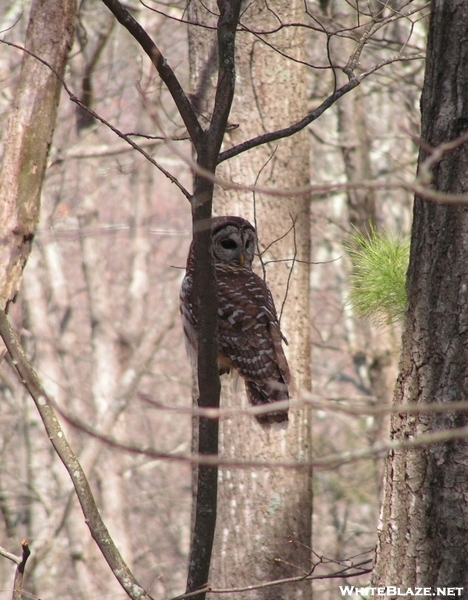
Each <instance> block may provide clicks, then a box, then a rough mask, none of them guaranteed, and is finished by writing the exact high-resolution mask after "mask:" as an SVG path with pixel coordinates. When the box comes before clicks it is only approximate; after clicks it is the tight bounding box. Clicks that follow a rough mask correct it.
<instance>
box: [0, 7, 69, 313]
mask: <svg viewBox="0 0 468 600" xmlns="http://www.w3.org/2000/svg"><path fill="white" fill-rule="evenodd" d="M75 20H76V1H75V0H65V1H59V0H51V1H49V2H44V1H43V0H35V1H34V2H33V3H32V7H31V14H30V18H29V26H28V32H27V35H26V49H27V50H28V51H29V52H30V53H31V54H26V53H25V54H24V58H23V65H22V69H21V77H20V81H19V85H18V89H17V91H16V95H15V104H14V110H13V113H12V116H11V118H10V121H9V124H8V133H7V136H6V140H5V150H4V153H3V161H2V169H1V172H0V307H1V308H5V306H6V305H7V304H8V303H9V302H10V301H11V300H12V299H13V298H14V297H15V294H16V292H17V291H18V287H19V284H20V281H21V275H22V272H23V268H24V265H25V263H26V260H27V259H28V256H29V252H30V249H31V243H32V240H33V238H34V234H35V231H36V226H37V221H38V218H39V206H40V196H41V189H42V183H43V180H44V173H45V168H46V162H47V156H48V154H49V148H50V144H51V142H52V134H53V132H54V128H55V121H56V117H57V105H58V101H59V97H60V90H61V89H62V84H61V83H60V81H59V80H58V79H57V76H56V75H55V74H54V73H53V71H52V70H51V68H52V69H54V70H55V72H56V73H57V74H58V75H62V74H63V73H64V71H65V64H66V61H67V57H68V51H69V50H70V47H71V45H72V42H73V32H74V26H75ZM36 56H38V57H40V58H41V59H42V60H44V61H46V62H47V63H48V64H49V65H50V66H46V65H44V64H43V63H42V62H40V61H39V60H38V59H37V58H36Z"/></svg>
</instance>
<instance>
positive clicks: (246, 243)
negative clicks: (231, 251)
mask: <svg viewBox="0 0 468 600" xmlns="http://www.w3.org/2000/svg"><path fill="white" fill-rule="evenodd" d="M245 247H246V248H250V240H247V241H246V242H245Z"/></svg>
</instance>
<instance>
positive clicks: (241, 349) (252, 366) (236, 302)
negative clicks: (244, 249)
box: [216, 265, 290, 386]
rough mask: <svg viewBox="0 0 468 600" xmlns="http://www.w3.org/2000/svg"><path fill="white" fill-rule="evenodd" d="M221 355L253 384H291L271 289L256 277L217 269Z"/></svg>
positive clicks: (222, 268)
mask: <svg viewBox="0 0 468 600" xmlns="http://www.w3.org/2000/svg"><path fill="white" fill-rule="evenodd" d="M216 276H217V280H218V299H219V307H218V316H219V319H218V337H219V346H220V348H219V351H220V353H221V354H222V355H223V356H224V357H225V358H226V359H227V360H228V361H229V362H230V363H231V364H232V366H233V367H234V368H235V369H237V371H238V372H239V374H240V375H241V376H242V377H243V378H244V379H246V380H250V381H256V382H259V381H262V380H263V381H277V382H284V384H286V386H287V384H288V383H289V381H290V374H289V367H288V363H287V360H286V356H285V355H284V351H283V347H282V344H281V340H282V334H281V330H280V326H279V322H278V317H277V315H276V310H275V305H274V303H273V298H272V296H271V293H270V290H269V289H268V287H267V285H266V284H265V282H264V281H263V279H261V277H259V276H258V275H256V274H255V273H253V272H252V271H248V270H246V269H233V268H232V267H229V266H225V265H219V266H218V265H217V267H216Z"/></svg>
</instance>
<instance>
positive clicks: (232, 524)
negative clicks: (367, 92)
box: [191, 2, 312, 599]
mask: <svg viewBox="0 0 468 600" xmlns="http://www.w3.org/2000/svg"><path fill="white" fill-rule="evenodd" d="M192 4H193V3H192ZM192 10H193V8H192ZM198 10H200V6H199V5H198ZM302 11H303V6H302V4H300V3H292V4H291V5H288V4H287V3H285V2H275V3H274V5H273V6H272V5H271V4H270V5H269V6H267V5H266V3H263V2H257V3H254V4H253V5H251V6H250V7H249V8H248V9H247V10H246V12H245V13H244V14H243V16H242V22H243V23H244V24H245V25H247V27H249V28H251V29H253V30H255V31H263V30H270V29H274V28H275V27H276V26H277V24H278V19H280V20H281V21H282V22H298V21H300V20H301V17H300V14H302ZM201 12H202V13H203V11H202V10H201ZM197 18H198V20H199V21H200V20H201V19H204V20H206V19H207V16H206V14H200V13H198V14H197ZM192 20H193V19H192ZM268 42H269V43H270V44H272V45H273V46H274V47H275V48H279V49H280V50H282V51H283V52H285V53H286V54H288V55H289V56H292V57H294V58H296V59H301V58H303V53H304V51H305V40H304V37H303V34H302V32H301V30H300V29H298V28H289V29H284V30H282V31H281V32H280V33H278V34H276V35H274V36H268ZM191 49H192V52H191V59H192V61H193V64H192V81H193V84H194V88H195V90H196V94H195V96H194V97H195V101H196V102H197V103H198V107H199V108H200V109H203V108H205V107H206V103H205V101H206V95H207V92H208V95H209V87H210V72H211V70H212V67H213V65H212V63H211V62H210V58H211V56H213V43H212V41H210V39H209V36H208V34H207V30H204V29H202V30H200V31H199V32H198V33H197V32H196V31H192V33H191ZM210 67H211V69H210ZM236 72H237V84H236V98H235V100H234V103H233V109H232V111H231V116H230V119H229V121H230V123H232V124H238V125H239V127H238V128H235V129H232V130H231V131H230V132H228V133H227V135H226V145H228V144H229V145H235V144H237V143H239V142H241V141H244V140H246V139H249V138H251V137H254V136H255V135H258V134H261V133H264V132H266V131H272V130H275V129H278V128H281V127H284V126H286V125H288V124H291V123H294V122H295V121H297V120H299V118H301V117H302V116H304V115H305V114H306V112H307V104H306V100H307V99H306V81H305V69H304V67H303V66H302V65H300V64H298V63H294V62H293V61H292V60H291V59H289V58H286V57H285V56H282V55H281V54H280V53H279V52H275V51H274V50H273V49H271V48H269V47H268V46H267V45H266V44H264V43H263V42H261V41H259V39H258V38H257V37H255V36H251V35H249V34H247V33H246V32H245V31H244V32H241V33H240V34H239V36H238V41H237V53H236ZM217 174H218V175H219V176H221V177H223V178H226V179H229V180H232V181H235V182H236V183H241V184H245V185H254V184H255V183H258V184H259V185H263V186H268V187H270V188H272V189H275V188H276V189H277V188H283V189H284V188H293V189H297V188H301V187H305V186H307V184H308V182H309V147H308V139H307V135H306V132H302V133H301V134H299V135H296V136H295V137H294V138H291V139H286V140H282V141H281V142H280V143H275V144H274V145H271V146H264V147H261V148H258V149H256V150H253V151H250V152H248V153H247V154H242V155H240V156H238V157H236V158H234V159H231V160H230V161H229V162H228V163H227V164H223V165H222V166H221V168H219V169H218V171H217ZM215 210H216V213H217V214H233V215H239V216H242V217H245V218H247V219H248V220H250V221H251V222H252V223H254V222H255V224H256V225H257V228H258V234H259V239H260V249H261V250H265V249H267V248H268V250H267V251H266V252H265V254H263V256H262V260H263V261H264V262H265V263H266V276H267V282H268V285H269V286H270V288H271V289H272V292H273V296H274V298H275V303H276V307H277V310H278V313H280V312H281V310H282V308H283V301H285V303H284V310H283V315H282V320H281V326H282V329H283V331H284V333H285V335H286V337H287V338H288V340H289V347H288V348H287V349H286V350H287V353H288V359H289V362H290V366H291V369H292V373H293V377H294V381H295V387H294V389H293V391H292V396H293V397H294V398H295V399H297V398H298V396H299V391H300V390H307V389H309V387H310V339H309V264H308V261H309V256H310V222H309V200H308V198H306V197H296V198H293V199H291V198H272V197H268V196H266V195H262V194H255V196H254V195H253V194H252V192H248V191H245V192H244V191H238V190H236V191H235V192H232V191H231V192H230V191H225V190H220V189H218V192H217V197H216V198H215ZM294 258H295V259H296V262H295V261H294ZM297 261H303V262H297ZM224 379H225V382H224V385H223V394H222V404H223V406H225V407H226V406H232V407H236V408H239V407H240V406H241V405H242V406H245V405H246V404H247V402H246V400H245V394H244V390H243V385H242V382H239V383H238V384H237V385H236V384H234V385H232V381H230V380H229V379H227V378H224ZM233 388H235V389H233ZM220 445H221V453H222V455H223V456H224V457H229V458H231V459H235V460H237V461H239V462H243V461H245V460H259V461H265V462H274V461H283V462H284V461H300V460H307V458H308V457H309V453H310V450H311V447H310V414H309V411H308V409H306V408H303V409H301V410H296V409H294V410H293V411H291V414H290V424H289V429H288V430H287V431H286V432H284V431H270V432H263V431H262V430H261V429H260V427H259V426H258V424H257V423H256V422H255V421H254V419H252V418H251V417H243V418H232V419H226V420H223V421H222V422H221V424H220ZM311 513H312V486H311V474H310V472H306V471H301V472H298V471H285V470H281V469H271V468H270V469H220V485H219V502H218V525H217V533H216V539H215V546H214V550H213V564H212V570H211V576H210V582H211V583H212V585H213V586H214V587H223V588H226V587H229V588H235V587H239V586H243V585H250V584H262V583H265V582H267V581H271V580H273V579H278V578H282V577H289V576H300V575H304V574H305V573H306V572H308V571H309V569H310V568H311V562H310V557H311V550H310V547H311ZM309 594H310V583H307V582H302V583H301V584H298V585H296V586H289V587H287V588H285V587H283V586H282V587H276V588H275V587H270V588H263V589H259V590H257V591H251V592H249V593H248V596H246V597H248V598H252V599H254V598H255V599H257V598H259V599H260V598H261V599H274V598H283V597H285V595H286V596H287V597H293V596H294V597H295V598H299V597H301V598H307V597H309ZM228 597H229V598H231V597H234V594H233V595H232V596H230V595H228Z"/></svg>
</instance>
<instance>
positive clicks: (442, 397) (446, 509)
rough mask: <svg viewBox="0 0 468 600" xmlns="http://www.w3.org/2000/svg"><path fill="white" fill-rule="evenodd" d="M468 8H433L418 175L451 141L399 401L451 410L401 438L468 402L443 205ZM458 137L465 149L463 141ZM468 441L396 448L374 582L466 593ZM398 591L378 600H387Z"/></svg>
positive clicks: (454, 152) (427, 217)
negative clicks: (457, 589) (458, 402)
mask: <svg viewBox="0 0 468 600" xmlns="http://www.w3.org/2000/svg"><path fill="white" fill-rule="evenodd" d="M467 23H468V7H467V6H466V4H465V3H464V2H457V1H455V2H443V1H439V0H435V1H433V2H432V12H431V19H430V24H429V38H428V48H427V62H426V75H425V80H424V88H423V94H422V102H421V108H422V131H421V151H420V155H419V173H420V174H421V176H422V174H423V173H424V172H425V164H426V161H428V160H430V159H431V155H432V156H434V154H433V153H434V152H435V150H434V149H435V148H437V147H439V148H440V147H441V146H442V147H443V144H444V143H447V142H453V141H455V143H454V144H453V147H452V149H451V150H450V151H449V150H448V149H447V151H446V152H443V153H442V154H441V155H440V157H439V158H438V159H437V160H436V161H435V164H434V166H433V168H432V169H431V171H430V173H431V175H430V179H428V178H427V177H426V178H425V182H426V184H429V183H430V186H431V188H432V189H433V190H436V191H437V192H438V193H439V194H440V196H441V200H440V203H434V202H433V201H430V200H428V199H427V198H425V197H424V196H423V195H418V196H416V198H415V203H414V222H413V229H412V240H411V258H410V266H409V270H408V282H407V289H408V310H407V314H406V320H405V331H404V335H403V347H402V355H401V362H400V375H399V378H398V384H397V388H396V391H395V403H396V405H397V406H398V404H400V403H405V404H407V403H411V404H412V403H414V404H415V405H417V406H418V405H421V406H424V405H426V404H431V403H436V402H437V403H442V404H443V405H444V406H445V408H446V410H444V412H441V413H438V414H433V415H431V416H424V415H405V414H396V415H395V416H394V417H393V418H392V424H391V435H392V438H393V439H394V440H404V439H410V438H414V437H416V436H418V435H419V434H421V433H423V432H424V433H426V432H435V431H443V430H452V429H457V428H466V425H467V417H466V412H462V413H453V412H452V411H451V409H450V403H451V402H453V401H456V400H462V399H463V400H464V399H465V398H466V397H467V387H466V377H465V372H466V362H467V356H466V347H467V340H466V327H465V319H466V302H465V300H464V297H465V293H466V289H467V282H466V268H465V265H466V260H467V256H466V236H467V214H468V213H467V208H466V206H465V204H466V202H464V203H463V204H462V205H451V203H450V202H444V200H443V195H444V194H458V195H464V194H466V193H467V191H468V182H467V178H466V171H467V160H468V155H467V146H466V142H465V141H464V140H466V116H465V113H464V110H463V108H462V107H463V106H464V104H465V99H464V98H465V89H466V87H465V85H464V80H463V77H464V75H463V74H464V73H465V72H466V70H465V68H464V67H465V65H466V61H467V56H466V53H465V52H464V50H463V44H461V40H462V39H463V38H464V36H465V34H466V27H467ZM459 138H460V142H458V143H456V140H457V139H459ZM467 449H468V446H467V441H466V439H461V440H458V441H452V442H445V443H439V444H435V445H432V446H430V447H424V448H418V449H414V450H406V451H405V450H395V451H393V452H392V453H391V454H390V455H389V457H388V459H387V463H386V476H385V490H384V492H385V495H384V500H383V507H382V516H381V523H380V526H379V543H378V551H377V560H376V567H375V571H374V575H373V582H374V584H375V585H376V586H378V587H384V586H386V585H393V586H401V587H403V588H409V587H416V586H423V587H428V588H431V589H432V590H434V588H436V587H456V586H458V587H460V586H461V587H462V588H464V591H463V592H462V597H465V596H466V589H467V584H468V580H467V572H468V570H467V560H468V556H467V552H466V546H465V544H464V542H463V541H462V540H464V539H465V537H466V527H467V526H466V523H467V517H466V503H465V502H464V501H463V498H464V497H465V495H466V477H465V469H464V466H463V465H464V463H465V461H466V456H467ZM391 596H392V595H391V594H384V595H381V596H380V597H382V598H390V597H391Z"/></svg>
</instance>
